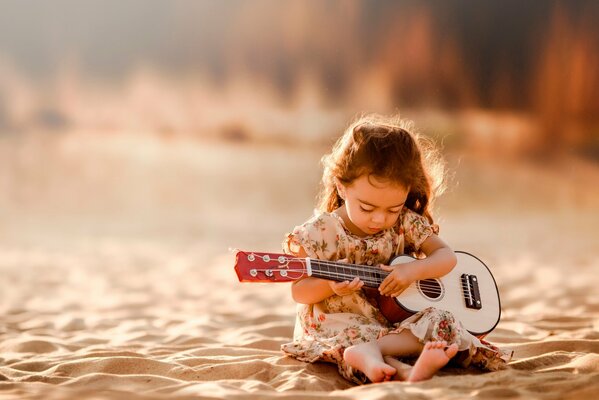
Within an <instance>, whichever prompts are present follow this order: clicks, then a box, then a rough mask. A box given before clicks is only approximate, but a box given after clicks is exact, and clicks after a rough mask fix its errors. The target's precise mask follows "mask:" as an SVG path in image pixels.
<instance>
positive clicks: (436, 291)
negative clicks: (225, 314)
mask: <svg viewBox="0 0 599 400" xmlns="http://www.w3.org/2000/svg"><path fill="white" fill-rule="evenodd" d="M256 271H257V272H258V271H260V272H265V271H268V269H256ZM270 271H272V270H270ZM284 271H287V272H302V273H303V272H304V271H305V270H291V269H286V270H284ZM331 275H339V276H344V275H342V274H334V273H331ZM298 278H299V277H298ZM362 281H363V282H364V283H365V284H366V283H368V284H380V283H381V282H378V281H375V280H372V279H362ZM417 286H418V284H417V283H411V284H410V285H409V286H408V287H406V289H404V292H405V291H406V290H409V289H413V290H418V289H419V288H418V287H417ZM420 289H421V290H422V291H424V292H426V293H431V294H441V293H444V292H445V290H443V289H442V288H440V287H439V286H434V287H433V286H429V287H426V286H423V285H422V284H420ZM462 289H464V290H465V291H466V289H468V291H469V289H470V288H469V287H467V286H464V285H462Z"/></svg>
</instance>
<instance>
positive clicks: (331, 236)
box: [283, 212, 344, 259]
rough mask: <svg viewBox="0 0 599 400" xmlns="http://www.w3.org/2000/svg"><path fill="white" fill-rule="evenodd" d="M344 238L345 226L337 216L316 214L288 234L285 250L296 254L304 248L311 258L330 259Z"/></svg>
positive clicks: (284, 243) (284, 242)
mask: <svg viewBox="0 0 599 400" xmlns="http://www.w3.org/2000/svg"><path fill="white" fill-rule="evenodd" d="M343 236H344V235H343V226H342V225H341V222H340V220H339V217H338V216H337V215H335V214H333V213H328V212H320V213H315V214H314V215H313V216H312V217H311V218H310V219H308V220H307V221H306V222H304V223H303V224H301V225H298V226H296V227H295V228H294V229H293V231H292V232H291V233H288V234H287V236H286V238H285V240H284V241H283V250H284V252H286V253H291V254H295V253H297V251H298V250H299V248H300V247H302V248H303V249H304V251H306V253H307V254H308V256H309V257H313V258H319V259H330V258H331V257H333V256H334V255H335V254H336V252H337V250H336V249H337V247H338V246H339V242H340V240H342V238H343Z"/></svg>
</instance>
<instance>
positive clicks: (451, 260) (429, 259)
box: [410, 235, 458, 281]
mask: <svg viewBox="0 0 599 400" xmlns="http://www.w3.org/2000/svg"><path fill="white" fill-rule="evenodd" d="M420 250H422V252H423V253H424V254H426V258H422V259H420V260H416V261H415V262H412V263H410V264H413V266H412V269H413V271H412V273H413V277H414V278H415V279H414V280H415V281H416V280H422V279H428V278H440V277H442V276H444V275H447V274H448V273H449V272H451V270H452V269H453V267H455V265H456V264H457V262H458V259H457V257H456V255H455V253H454V252H453V250H452V249H451V248H450V247H449V246H448V245H447V244H446V243H445V242H444V241H443V240H442V239H441V238H440V237H439V236H437V235H430V236H429V237H428V238H427V239H426V240H425V241H424V242H422V245H420Z"/></svg>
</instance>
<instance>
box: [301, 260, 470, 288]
mask: <svg viewBox="0 0 599 400" xmlns="http://www.w3.org/2000/svg"><path fill="white" fill-rule="evenodd" d="M297 260H299V261H300V262H305V260H302V259H297ZM315 264H317V265H318V264H320V265H323V264H324V265H327V266H333V267H335V269H337V268H344V269H349V270H350V271H351V270H354V271H358V272H364V273H371V274H374V275H376V278H379V279H384V278H386V277H387V276H388V275H389V273H388V272H386V271H381V270H379V269H376V267H372V266H361V265H357V264H347V266H345V265H343V266H341V265H339V263H335V262H327V261H321V260H317V262H316V263H315ZM367 270H369V271H367ZM319 272H324V274H331V275H334V276H337V277H342V276H343V277H345V278H351V279H353V278H354V277H355V276H356V274H353V275H352V274H347V273H345V272H339V271H331V270H329V271H326V272H325V271H319ZM383 277H384V278H383ZM369 278H373V279H374V278H375V277H369ZM429 279H434V278H429ZM362 280H364V279H362ZM419 282H420V283H419V284H420V287H422V288H425V289H430V290H433V291H434V290H438V287H439V285H437V284H434V283H430V282H425V280H424V279H422V280H420V281H419ZM370 283H379V284H380V283H382V280H381V282H376V281H375V282H370ZM461 285H462V289H464V290H465V289H470V286H469V285H468V284H467V283H462V284H461Z"/></svg>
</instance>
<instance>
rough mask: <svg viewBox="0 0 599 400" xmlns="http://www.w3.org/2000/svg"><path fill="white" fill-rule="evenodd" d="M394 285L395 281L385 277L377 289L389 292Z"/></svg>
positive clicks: (383, 292)
mask: <svg viewBox="0 0 599 400" xmlns="http://www.w3.org/2000/svg"><path fill="white" fill-rule="evenodd" d="M394 287H395V282H394V281H393V279H391V278H386V279H385V280H384V281H383V283H381V286H379V290H380V292H381V293H382V294H385V293H389V292H391V290H392V289H393V288H394Z"/></svg>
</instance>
